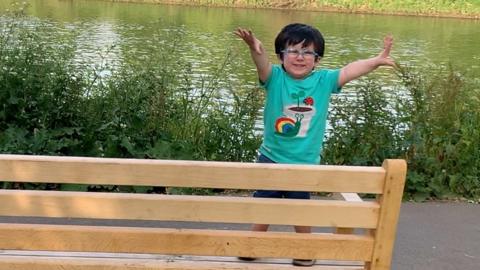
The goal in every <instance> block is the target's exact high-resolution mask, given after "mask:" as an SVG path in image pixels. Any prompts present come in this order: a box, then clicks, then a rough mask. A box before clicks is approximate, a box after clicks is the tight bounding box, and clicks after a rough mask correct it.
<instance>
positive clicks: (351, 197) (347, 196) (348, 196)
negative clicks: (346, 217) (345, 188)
mask: <svg viewBox="0 0 480 270" xmlns="http://www.w3.org/2000/svg"><path fill="white" fill-rule="evenodd" d="M340 196H341V197H342V198H343V199H344V200H345V201H347V202H362V201H363V200H362V198H360V196H358V194H357V193H340ZM354 232H355V228H341V227H338V228H335V233H339V234H353V233H354Z"/></svg>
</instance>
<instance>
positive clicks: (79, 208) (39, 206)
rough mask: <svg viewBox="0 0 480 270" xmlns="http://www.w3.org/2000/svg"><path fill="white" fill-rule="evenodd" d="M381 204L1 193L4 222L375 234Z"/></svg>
mask: <svg viewBox="0 0 480 270" xmlns="http://www.w3.org/2000/svg"><path fill="white" fill-rule="evenodd" d="M378 209H379V205H378V203H377V202H344V201H333V200H291V199H290V200H287V199H267V198H251V197H219V196H186V195H178V196H177V195H157V194H122V193H92V192H62V191H32V190H0V216H36V217H70V218H102V219H137V220H164V221H197V222H227V223H257V224H277V225H302V226H326V227H355V228H375V227H376V225H377V223H378Z"/></svg>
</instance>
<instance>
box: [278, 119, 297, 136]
mask: <svg viewBox="0 0 480 270" xmlns="http://www.w3.org/2000/svg"><path fill="white" fill-rule="evenodd" d="M293 129H295V121H294V120H293V119H291V118H288V117H280V118H278V119H277V121H276V122H275V131H276V132H277V133H281V134H286V133H289V131H291V130H293Z"/></svg>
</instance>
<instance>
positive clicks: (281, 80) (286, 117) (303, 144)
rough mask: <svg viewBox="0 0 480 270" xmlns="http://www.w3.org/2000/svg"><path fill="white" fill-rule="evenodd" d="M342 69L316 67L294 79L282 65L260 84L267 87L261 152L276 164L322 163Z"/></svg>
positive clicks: (275, 67)
mask: <svg viewBox="0 0 480 270" xmlns="http://www.w3.org/2000/svg"><path fill="white" fill-rule="evenodd" d="M339 74H340V70H338V69H336V70H328V69H320V70H314V71H312V73H310V74H309V75H308V76H307V77H305V78H303V79H300V80H297V79H294V78H292V77H291V76H290V75H289V74H288V73H287V72H285V70H284V69H283V68H282V66H280V65H273V66H272V73H271V74H270V76H269V77H268V79H267V80H266V81H265V82H264V83H261V85H262V86H263V87H264V88H265V90H266V101H265V108H264V113H263V124H264V134H263V143H262V145H261V146H260V153H262V154H263V155H265V156H267V157H268V158H270V159H271V160H273V161H275V162H277V163H288V164H319V163H320V151H321V149H322V143H323V137H324V134H325V126H326V122H327V113H328V105H329V102H330V96H331V94H332V93H338V92H340V89H341V88H340V87H339V85H338V77H339Z"/></svg>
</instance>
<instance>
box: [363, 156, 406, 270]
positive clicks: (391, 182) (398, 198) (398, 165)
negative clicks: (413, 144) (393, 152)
mask: <svg viewBox="0 0 480 270" xmlns="http://www.w3.org/2000/svg"><path fill="white" fill-rule="evenodd" d="M383 167H384V168H385V171H387V175H386V176H385V190H384V192H383V193H384V194H383V195H381V196H379V197H378V199H377V200H378V202H379V203H380V204H381V206H382V207H381V209H380V219H379V221H378V227H377V229H376V230H375V231H373V232H374V233H375V241H376V242H375V243H376V244H375V249H374V253H373V257H372V260H371V263H370V265H368V266H369V268H368V269H370V270H390V264H391V261H392V254H393V245H394V242H395V236H396V232H397V224H398V217H399V215H400V206H401V203H402V197H403V188H404V185H405V178H406V174H407V164H406V162H405V161H404V160H385V161H384V162H383Z"/></svg>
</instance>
